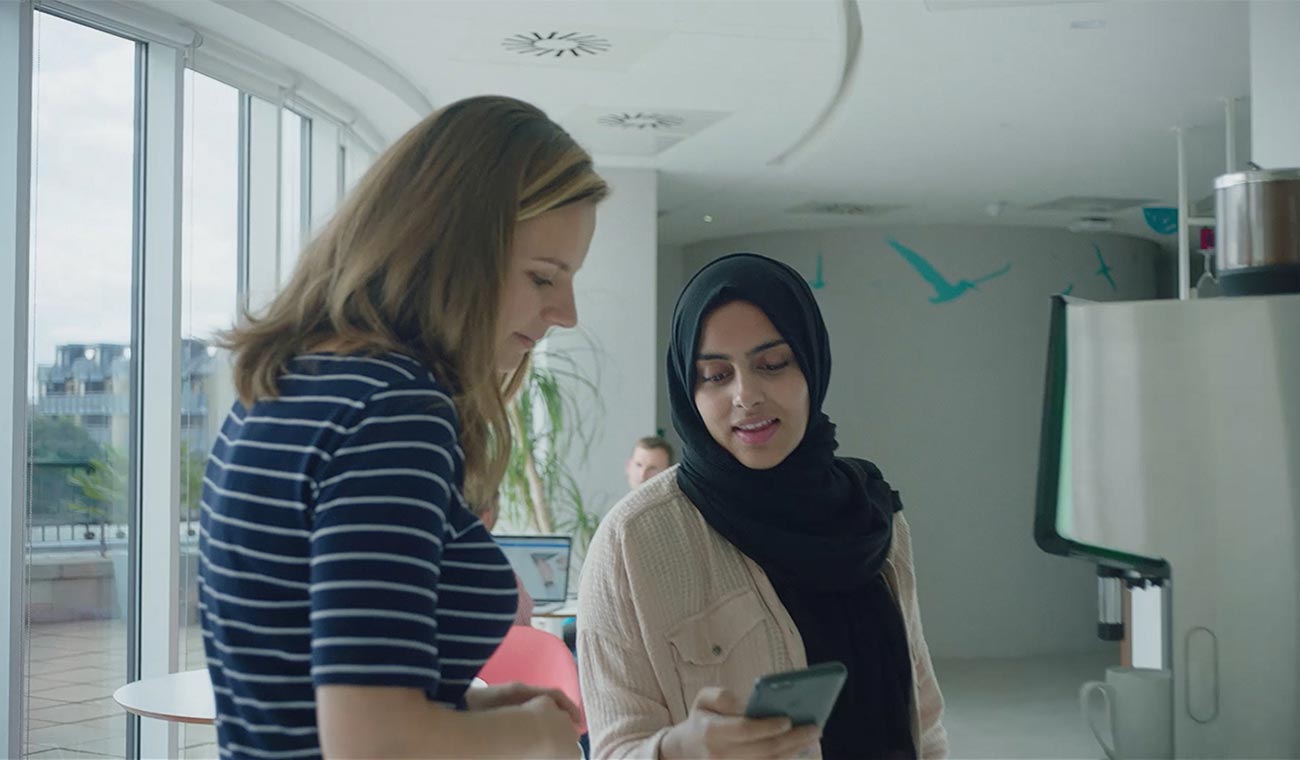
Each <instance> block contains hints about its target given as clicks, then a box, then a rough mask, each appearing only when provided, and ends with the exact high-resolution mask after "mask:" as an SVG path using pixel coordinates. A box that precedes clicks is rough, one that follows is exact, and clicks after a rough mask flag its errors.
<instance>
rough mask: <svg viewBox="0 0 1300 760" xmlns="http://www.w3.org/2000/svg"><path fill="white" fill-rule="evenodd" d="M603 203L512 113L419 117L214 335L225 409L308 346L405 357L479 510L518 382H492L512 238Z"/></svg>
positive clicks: (473, 111) (579, 164) (546, 126)
mask: <svg viewBox="0 0 1300 760" xmlns="http://www.w3.org/2000/svg"><path fill="white" fill-rule="evenodd" d="M607 192H608V188H607V186H606V184H605V181H604V180H603V179H602V178H601V177H600V175H598V174H596V172H595V170H594V169H593V168H592V161H591V156H589V155H588V154H587V152H586V151H584V150H583V149H582V148H581V147H580V146H578V144H577V143H576V142H574V140H573V138H572V137H570V136H569V134H568V133H567V132H565V131H564V130H563V129H562V128H561V127H560V126H559V125H557V124H555V122H553V121H551V120H550V119H549V118H547V116H546V114H544V113H543V112H542V111H540V110H539V109H537V108H536V107H534V106H532V105H530V104H528V103H524V102H522V101H519V100H515V99H513V98H506V97H498V96H484V97H475V98H468V99H465V100H461V101H458V102H456V103H452V104H451V105H449V106H447V107H445V108H443V109H441V110H439V111H437V112H435V113H433V114H431V115H430V116H428V117H427V118H425V119H424V120H423V121H422V122H420V123H419V124H418V125H416V126H415V127H414V128H413V129H411V130H410V131H409V132H407V133H406V134H405V135H403V136H402V137H401V138H399V139H398V140H397V142H395V143H394V144H393V145H392V146H391V147H390V148H389V149H388V150H387V151H385V152H384V153H383V155H381V156H380V157H379V158H378V159H377V160H376V161H375V163H374V165H373V166H372V167H371V168H370V170H369V171H368V172H367V173H366V175H365V176H364V177H363V178H362V179H361V181H360V182H359V183H358V185H357V187H356V189H355V190H354V191H353V192H352V193H351V195H350V196H349V197H348V198H347V199H346V201H345V202H344V203H343V204H342V206H341V207H340V208H339V210H338V212H337V213H336V214H335V215H334V217H333V219H332V220H331V221H330V222H329V224H328V225H327V226H326V227H325V229H324V230H323V231H321V233H320V235H319V236H317V237H316V238H315V239H314V240H312V241H311V242H310V243H309V244H308V245H307V246H306V248H304V249H303V252H302V256H301V257H300V258H299V260H298V264H297V266H296V267H295V269H294V272H293V275H292V277H291V278H290V279H289V282H288V283H287V284H286V285H285V286H284V288H283V289H282V290H281V291H280V292H279V293H278V294H277V295H276V296H275V298H274V299H273V300H272V301H271V303H270V304H269V305H268V306H267V307H266V309H265V310H264V311H263V312H262V313H261V314H260V315H258V316H252V315H249V314H247V313H245V315H244V320H243V321H242V323H241V324H239V325H238V326H236V327H235V328H234V329H232V330H230V331H228V332H226V333H225V334H223V335H222V345H223V346H224V347H225V348H228V349H229V350H231V351H232V352H234V354H235V363H234V380H235V389H236V391H237V392H238V394H239V397H240V399H241V401H242V402H243V403H244V404H245V405H247V406H251V405H252V403H253V402H254V401H256V400H258V399H261V398H274V397H276V396H277V395H278V394H279V389H278V381H279V377H280V375H281V374H283V373H284V372H285V370H286V366H287V363H288V361H289V360H290V359H291V358H292V357H294V356H295V355H298V354H301V353H305V352H308V351H311V350H313V349H314V348H316V347H318V346H321V345H322V344H326V343H329V344H331V345H335V346H338V347H340V350H348V351H356V352H363V353H382V352H384V351H397V352H401V353H406V354H409V355H411V356H413V357H414V358H416V359H418V360H420V361H421V362H423V363H424V364H425V365H426V366H428V367H430V368H431V369H432V370H433V372H434V374H435V376H436V377H437V378H438V380H439V381H440V382H442V383H444V384H445V385H447V386H448V387H449V388H450V389H451V390H452V392H453V396H454V400H455V403H456V409H457V414H458V416H459V419H460V444H461V448H462V449H463V450H464V452H465V496H466V499H467V500H468V501H469V503H471V504H476V503H479V504H482V503H487V502H488V500H490V498H491V497H492V495H493V494H494V493H495V491H496V489H497V485H498V484H499V482H500V480H501V478H502V475H503V474H504V472H505V469H506V465H507V462H508V459H509V453H510V428H509V423H508V418H507V414H506V404H507V403H509V401H510V399H511V398H512V397H513V395H514V393H515V392H516V391H517V390H518V388H519V386H520V384H521V383H522V382H523V378H524V376H525V374H526V372H527V370H528V366H527V363H528V358H527V357H525V358H524V359H523V360H522V361H521V363H520V366H519V367H517V368H516V369H515V371H514V372H513V373H510V374H509V375H508V376H507V377H505V378H503V377H502V375H501V373H500V370H499V368H498V367H497V364H496V361H497V360H496V348H497V345H496V344H497V330H498V324H497V322H498V314H499V310H500V301H501V297H502V296H501V294H502V291H503V288H504V283H505V277H506V274H507V272H508V270H509V256H510V246H511V241H512V240H513V238H514V230H515V225H516V223H518V222H521V221H524V220H527V219H531V218H533V217H536V216H540V215H541V214H544V213H546V212H547V211H550V210H552V209H556V208H559V207H561V206H566V205H569V204H571V203H577V202H580V201H588V202H592V203H595V202H599V201H600V200H601V199H602V198H603V197H604V196H605V195H606V193H607Z"/></svg>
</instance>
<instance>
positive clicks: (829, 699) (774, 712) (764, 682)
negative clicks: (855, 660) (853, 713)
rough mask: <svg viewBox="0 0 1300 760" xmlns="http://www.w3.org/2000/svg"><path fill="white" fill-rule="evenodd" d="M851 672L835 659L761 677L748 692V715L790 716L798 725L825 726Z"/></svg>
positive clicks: (762, 716) (746, 712) (764, 716)
mask: <svg viewBox="0 0 1300 760" xmlns="http://www.w3.org/2000/svg"><path fill="white" fill-rule="evenodd" d="M848 675H849V671H848V670H847V669H846V668H845V667H844V663H842V662H835V661H832V662H823V663H820V664H817V665H813V666H812V667H810V668H804V669H803V670H791V671H788V672H786V673H770V674H768V675H765V676H762V677H761V678H759V679H757V680H756V681H754V690H753V691H751V692H750V693H749V705H748V706H747V707H746V708H745V717H747V718H772V717H787V718H789V719H790V720H791V722H793V723H794V725H796V726H806V725H808V724H809V723H815V724H817V727H818V728H825V727H826V721H827V720H829V719H830V717H831V710H832V709H834V707H835V700H836V699H839V696H840V689H842V688H843V687H844V679H846V678H848Z"/></svg>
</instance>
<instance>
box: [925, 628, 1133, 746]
mask: <svg viewBox="0 0 1300 760" xmlns="http://www.w3.org/2000/svg"><path fill="white" fill-rule="evenodd" d="M1118 660H1119V656H1118V652H1115V653H1114V654H1110V653H1101V654H1094V655H1078V656H1068V657H1038V658H1025V659H1013V660H1001V659H979V660H939V661H936V662H935V666H934V669H935V673H936V674H937V676H938V678H939V688H940V689H941V690H942V691H943V695H944V699H945V700H946V702H947V710H946V713H945V716H944V726H945V727H946V728H947V729H948V738H949V743H950V751H951V756H952V757H953V758H1041V759H1043V760H1046V759H1047V758H1053V759H1055V758H1062V759H1065V758H1069V759H1070V760H1081V759H1084V758H1086V759H1087V760H1098V758H1101V757H1103V754H1102V751H1101V748H1100V747H1099V746H1098V745H1097V742H1096V740H1095V739H1093V737H1092V733H1091V732H1090V731H1089V730H1088V728H1087V726H1086V725H1085V724H1084V723H1083V718H1082V717H1081V715H1080V711H1079V687H1080V686H1081V685H1082V684H1083V682H1084V681H1090V680H1101V679H1103V678H1105V670H1106V668H1107V667H1108V666H1110V665H1115V664H1118Z"/></svg>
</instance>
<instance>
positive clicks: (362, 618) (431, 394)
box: [199, 97, 606, 758]
mask: <svg viewBox="0 0 1300 760" xmlns="http://www.w3.org/2000/svg"><path fill="white" fill-rule="evenodd" d="M605 193H606V186H605V183H604V181H603V180H602V179H601V178H600V176H599V175H597V174H596V173H595V171H594V170H593V168H592V162H591V158H590V156H589V155H588V154H587V153H586V152H585V151H583V150H582V148H580V147H579V146H578V145H577V144H576V143H575V142H574V141H573V139H572V138H571V137H570V136H569V135H568V134H567V133H566V132H565V131H564V130H563V129H561V128H560V127H559V126H557V125H556V124H555V123H554V122H552V121H551V120H550V119H548V118H547V117H546V115H545V114H543V113H542V112H541V111H539V110H538V109H536V108H535V107H533V106H531V105H529V104H527V103H523V102H520V101H518V100H514V99H510V98H504V97H478V98H470V99H467V100H462V101H459V102H457V103H453V104H451V105H449V106H447V107H446V108H444V109H442V110H440V111H438V112H437V113H434V114H432V115H431V116H429V117H428V118H426V119H425V120H424V121H422V122H421V123H420V124H418V125H417V126H416V127H414V128H413V129H412V130H410V131H409V132H407V133H406V134H405V135H404V136H402V137H401V138H400V139H399V140H398V141H397V142H396V143H395V144H394V145H393V146H392V147H390V148H389V149H388V150H387V151H386V152H385V153H384V154H383V155H382V156H380V157H379V159H378V160H377V161H376V163H375V165H374V166H373V167H372V168H371V169H370V171H369V172H368V173H367V174H366V176H365V177H364V178H363V179H362V180H361V182H360V183H359V185H358V187H357V188H356V190H355V191H354V192H353V193H352V194H351V196H349V198H348V199H347V200H346V202H345V203H344V205H343V206H342V208H341V209H340V210H339V211H338V213H337V214H336V215H335V217H334V219H333V221H331V222H330V224H329V225H328V226H327V227H326V228H325V229H324V231H322V232H321V234H320V235H319V236H318V237H317V238H316V239H315V240H313V241H312V242H311V243H310V244H309V245H308V246H307V247H306V249H305V250H304V252H303V254H302V256H301V258H300V260H299V262H298V265H297V268H296V269H295V271H294V273H293V276H292V277H291V279H290V281H289V283H288V284H287V285H286V286H285V287H284V289H283V290H282V291H281V292H280V293H279V294H278V295H277V296H276V297H275V298H274V300H273V301H272V302H271V303H270V305H269V306H268V307H267V308H266V309H265V310H264V312H262V313H261V314H260V315H259V316H256V317H253V316H249V317H246V319H245V320H244V322H243V323H242V324H240V325H239V326H237V327H235V328H234V329H233V330H231V331H230V332H229V333H227V334H226V336H225V347H226V348H228V349H229V350H231V351H232V352H233V354H234V358H235V371H234V375H235V388H236V390H237V392H238V395H239V400H238V401H236V402H235V404H234V405H233V407H232V409H231V411H230V414H229V416H228V417H227V418H226V421H225V423H224V424H223V425H222V429H221V432H220V433H219V435H218V437H217V440H216V442H215V443H214V445H213V449H212V455H211V457H210V458H209V462H208V467H207V471H206V475H205V478H204V484H203V504H202V518H201V520H202V528H201V533H200V542H199V548H200V553H201V556H202V569H201V574H200V581H199V585H200V608H201V610H202V622H203V629H204V638H205V645H206V649H207V657H208V669H209V672H210V674H211V676H212V683H213V689H214V691H215V696H216V707H217V717H216V726H217V736H218V741H219V743H220V746H221V751H222V755H223V756H234V757H245V756H247V757H256V758H306V757H319V756H322V755H328V756H331V757H336V756H337V757H417V756H419V757H429V756H448V757H474V756H482V757H508V756H514V757H524V756H527V757H539V756H552V755H569V756H572V755H574V754H575V752H576V746H577V744H576V743H577V734H576V731H575V729H574V724H575V723H576V722H577V720H578V718H579V716H578V715H577V708H576V707H574V705H573V704H572V703H571V702H569V700H567V699H566V698H564V696H563V695H562V694H560V693H558V692H555V691H550V690H542V689H535V688H531V687H525V686H521V685H518V684H515V685H510V686H503V687H488V688H479V689H473V690H469V689H468V686H469V684H470V682H471V681H472V680H473V678H474V677H475V675H476V674H477V672H478V670H479V668H480V667H481V666H482V664H483V663H484V662H485V661H486V660H487V659H488V657H489V656H491V654H492V653H493V651H494V650H495V649H496V647H497V645H498V644H499V643H500V642H501V640H502V638H504V636H505V634H506V631H507V630H508V628H509V627H510V624H511V622H512V621H513V620H514V617H515V607H516V589H515V580H514V574H513V572H512V571H511V568H510V565H509V563H508V562H507V561H506V559H505V557H504V556H503V555H502V553H501V551H500V550H499V549H498V548H497V546H496V544H495V542H494V541H493V540H492V538H491V537H490V536H489V534H488V532H487V530H486V529H485V528H484V527H483V525H482V523H481V522H480V521H479V520H478V519H477V518H476V517H474V516H473V514H471V512H470V510H469V509H468V507H467V504H470V503H486V502H487V500H488V499H490V498H491V496H492V495H493V494H494V493H495V491H496V488H497V485H498V483H499V481H500V479H501V476H502V473H503V472H504V469H505V467H506V463H507V457H508V454H509V450H510V432H509V427H508V424H507V418H506V406H505V405H506V403H507V402H508V400H509V398H510V396H511V395H512V394H513V392H514V390H515V389H516V388H517V387H518V384H519V382H520V380H521V378H522V376H523V374H524V372H525V371H526V369H527V362H528V357H529V353H530V351H531V349H532V348H533V346H534V345H536V343H537V341H539V340H541V339H542V337H543V336H544V335H545V334H546V332H547V331H548V330H549V329H550V328H552V327H556V326H558V327H572V326H573V325H574V324H576V321H577V314H576V310H575V307H574V296H573V277H574V274H575V273H576V272H577V271H578V269H579V268H580V267H581V266H582V263H583V260H584V259H585V257H586V254H587V249H588V247H589V245H590V243H591V237H592V233H593V230H594V227H595V205H596V203H598V202H599V201H600V200H601V198H603V197H604V195H605Z"/></svg>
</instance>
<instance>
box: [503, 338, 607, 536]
mask: <svg viewBox="0 0 1300 760" xmlns="http://www.w3.org/2000/svg"><path fill="white" fill-rule="evenodd" d="M588 343H589V344H590V340H588ZM593 349H594V347H593ZM599 401H600V397H599V394H598V393H597V390H596V383H595V382H594V381H593V380H591V379H590V378H589V377H588V376H587V375H586V373H585V371H584V368H583V367H582V365H581V364H579V363H578V362H577V361H576V360H575V359H574V356H573V355H572V354H571V353H568V352H562V351H558V350H555V349H553V348H551V347H550V346H547V347H545V348H542V347H539V349H538V350H537V351H534V354H533V358H532V362H531V363H530V367H529V370H528V374H527V376H526V377H525V379H524V382H523V385H522V386H521V387H520V389H519V392H518V394H516V396H515V399H514V401H513V402H512V403H511V404H510V407H509V409H508V412H509V414H510V427H511V436H512V438H511V449H510V465H509V467H508V469H507V470H506V475H505V478H504V479H503V481H502V483H501V517H502V518H503V521H504V522H505V524H507V525H510V526H513V527H514V528H516V529H523V530H529V531H532V532H535V533H566V534H569V535H571V536H573V539H574V547H575V550H576V553H577V556H578V557H581V556H582V555H583V554H584V553H585V551H586V548H587V544H588V543H590V541H591V537H592V536H593V535H594V534H595V532H596V526H597V524H598V522H599V517H598V516H597V515H595V514H593V513H592V512H590V511H588V510H587V508H586V504H585V503H584V501H583V497H582V490H581V488H579V486H578V482H577V480H576V478H575V477H574V475H573V469H572V468H573V467H575V466H576V465H579V464H581V463H582V462H584V461H585V460H586V457H587V453H588V451H589V450H590V448H591V443H592V436H593V434H594V431H595V430H596V429H597V426H598V425H599V422H600V418H601V416H602V410H601V408H600V403H599Z"/></svg>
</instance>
